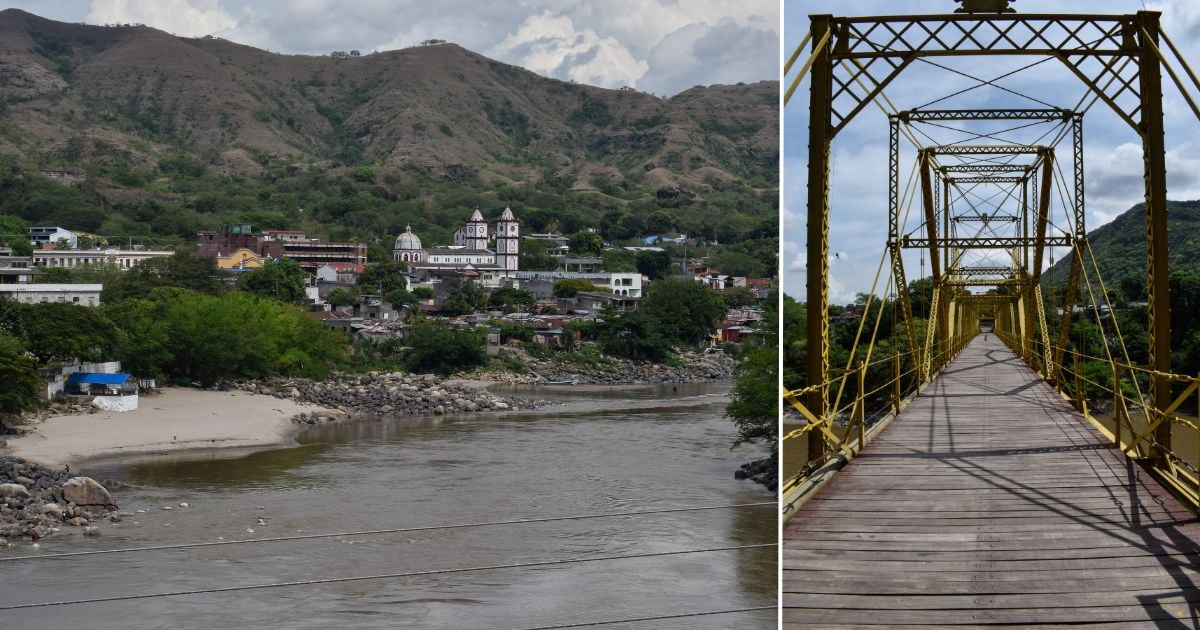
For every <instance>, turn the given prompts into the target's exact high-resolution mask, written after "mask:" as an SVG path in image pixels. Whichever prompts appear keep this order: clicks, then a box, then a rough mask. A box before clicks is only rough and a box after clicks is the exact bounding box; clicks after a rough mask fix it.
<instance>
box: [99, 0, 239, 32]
mask: <svg viewBox="0 0 1200 630" xmlns="http://www.w3.org/2000/svg"><path fill="white" fill-rule="evenodd" d="M84 20H85V21H86V22H88V23H91V24H145V25H147V26H152V27H154V28H157V29H160V30H163V31H167V32H168V33H173V34H175V35H181V36H184V37H199V36H202V35H211V34H213V33H216V32H219V31H224V30H227V29H230V28H233V27H235V26H237V19H235V18H234V17H233V16H232V15H231V14H230V13H229V12H228V11H226V10H225V8H224V7H222V6H221V2H220V0H153V1H147V0H92V5H91V10H89V11H88V14H87V17H85V18H84Z"/></svg>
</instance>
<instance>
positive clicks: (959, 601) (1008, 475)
mask: <svg viewBox="0 0 1200 630" xmlns="http://www.w3.org/2000/svg"><path fill="white" fill-rule="evenodd" d="M1198 540H1200V524H1198V523H1197V521H1196V519H1195V518H1194V517H1193V516H1192V514H1191V513H1190V512H1188V511H1187V510H1186V509H1185V508H1183V507H1182V505H1180V504H1179V502H1178V501H1176V500H1175V499H1174V498H1173V497H1172V496H1170V495H1169V494H1168V493H1167V492H1166V491H1165V490H1163V489H1162V488H1161V487H1160V486H1159V485H1158V484H1157V483H1156V482H1155V481H1154V480H1153V479H1152V478H1150V476H1149V475H1147V474H1146V473H1145V472H1144V471H1142V470H1141V468H1140V467H1139V466H1138V465H1137V464H1136V463H1135V462H1133V461H1132V460H1130V459H1128V458H1127V457H1125V456H1124V455H1123V454H1121V453H1120V452H1119V451H1117V450H1116V449H1115V448H1114V447H1113V446H1112V445H1111V444H1109V443H1107V442H1106V441H1105V440H1104V438H1103V437H1102V436H1100V435H1099V434H1098V433H1097V432H1096V431H1095V430H1094V429H1093V428H1092V427H1091V425H1090V424H1088V423H1087V422H1086V420H1084V419H1083V418H1082V417H1081V416H1080V415H1079V414H1078V413H1077V412H1076V411H1075V410H1074V409H1072V408H1071V407H1070V405H1069V404H1067V403H1066V402H1065V401H1063V400H1062V399H1061V397H1059V396H1058V394H1057V393H1056V392H1055V391H1054V390H1053V389H1052V388H1051V387H1050V386H1049V385H1048V384H1046V383H1044V382H1042V381H1040V380H1038V379H1037V376H1036V375H1035V374H1034V373H1033V372H1032V371H1031V370H1029V369H1028V368H1027V367H1025V366H1024V365H1023V364H1022V363H1020V362H1019V360H1018V359H1017V358H1016V357H1015V355H1013V354H1012V353H1011V352H1010V351H1009V350H1008V349H1007V348H1005V347H1004V346H1003V345H1002V344H1001V343H1000V342H999V341H998V340H997V339H996V338H995V337H994V336H992V335H988V338H983V337H980V338H977V339H976V340H975V341H973V342H972V343H971V345H970V346H969V347H968V348H967V349H966V350H965V351H964V352H963V353H962V354H960V355H959V357H958V358H956V359H955V361H954V362H953V363H952V364H951V365H950V366H949V368H948V369H947V370H946V371H944V372H943V373H942V374H941V375H940V376H939V377H938V378H937V379H936V380H935V382H934V383H932V384H931V385H930V386H929V387H928V388H927V389H926V391H925V392H924V393H923V394H922V395H921V396H920V397H919V398H918V399H917V400H915V401H914V402H913V404H912V405H910V406H909V408H908V409H906V410H905V411H904V413H902V414H901V416H900V417H899V418H897V419H896V420H895V421H894V422H893V423H892V425H891V426H889V427H888V428H887V429H886V430H885V431H884V432H883V433H882V434H881V435H880V436H878V437H877V438H876V440H875V442H873V443H872V445H871V446H869V447H868V448H867V451H866V452H865V453H863V454H862V455H861V456H860V457H859V458H857V459H856V460H854V461H853V462H851V463H850V464H848V465H847V466H846V467H845V468H844V469H843V470H842V471H841V472H839V473H838V474H837V475H836V476H835V477H834V479H833V481H831V482H830V484H829V485H827V486H826V487H825V488H824V489H823V490H822V491H821V492H820V493H819V494H818V495H817V496H816V497H814V498H813V499H812V500H811V501H810V502H809V503H808V504H807V505H805V506H804V508H803V509H802V510H801V511H800V512H799V513H798V514H797V515H796V516H794V517H793V518H792V520H791V521H789V523H788V524H787V526H786V527H785V529H784V551H783V554H784V564H783V566H784V583H783V587H784V596H783V605H784V614H783V619H784V622H785V625H788V626H795V627H822V628H824V627H839V626H844V627H889V626H892V627H898V626H910V627H911V626H939V627H940V626H948V625H956V626H994V625H1010V626H1012V625H1016V626H1021V627H1037V626H1040V625H1046V626H1049V625H1054V626H1055V627H1070V626H1072V625H1087V626H1088V627H1093V628H1104V627H1112V628H1118V627H1120V628H1129V627H1157V628H1200V610H1198V603H1200V589H1198V588H1197V583H1196V582H1197V580H1198V579H1200V568H1198V561H1200V544H1198V543H1197V541H1198Z"/></svg>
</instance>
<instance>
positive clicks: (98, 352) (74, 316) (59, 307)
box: [21, 302, 124, 363]
mask: <svg viewBox="0 0 1200 630" xmlns="http://www.w3.org/2000/svg"><path fill="white" fill-rule="evenodd" d="M21 325H22V326H23V328H24V330H25V339H26V340H27V341H28V342H29V344H28V350H29V351H30V352H31V353H33V355H34V356H36V357H37V358H38V361H40V362H42V363H49V362H50V361H51V360H53V359H62V360H66V361H69V360H73V359H79V360H82V361H101V360H104V359H106V358H108V357H110V356H112V355H113V354H114V352H113V351H114V349H115V348H117V347H118V346H119V345H120V344H121V342H122V341H123V337H124V334H123V333H122V332H121V330H120V329H119V328H117V327H116V325H115V324H113V322H112V320H110V319H108V317H106V316H105V315H104V313H103V312H102V311H100V310H98V309H94V308H88V307H86V306H80V305H78V304H70V303H67V302H41V303H38V304H22V305H21Z"/></svg>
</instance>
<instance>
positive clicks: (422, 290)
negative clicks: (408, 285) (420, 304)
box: [412, 287, 433, 300]
mask: <svg viewBox="0 0 1200 630" xmlns="http://www.w3.org/2000/svg"><path fill="white" fill-rule="evenodd" d="M412 294H413V295H414V296H416V298H417V299H418V300H432V299H433V289H431V288H429V287H413V290H412Z"/></svg>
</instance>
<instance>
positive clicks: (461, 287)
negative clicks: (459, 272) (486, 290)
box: [442, 279, 484, 316]
mask: <svg viewBox="0 0 1200 630" xmlns="http://www.w3.org/2000/svg"><path fill="white" fill-rule="evenodd" d="M483 305H484V295H483V290H482V289H480V288H479V285H477V284H475V283H474V282H471V281H470V280H459V279H455V280H452V281H451V282H450V289H449V293H448V294H447V296H446V301H445V302H442V311H443V312H445V313H447V314H449V315H451V316H456V315H468V314H470V313H474V312H476V311H478V310H480V309H482V308H483Z"/></svg>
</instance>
